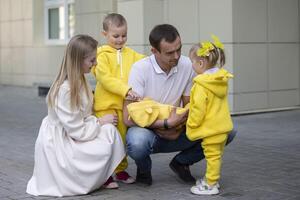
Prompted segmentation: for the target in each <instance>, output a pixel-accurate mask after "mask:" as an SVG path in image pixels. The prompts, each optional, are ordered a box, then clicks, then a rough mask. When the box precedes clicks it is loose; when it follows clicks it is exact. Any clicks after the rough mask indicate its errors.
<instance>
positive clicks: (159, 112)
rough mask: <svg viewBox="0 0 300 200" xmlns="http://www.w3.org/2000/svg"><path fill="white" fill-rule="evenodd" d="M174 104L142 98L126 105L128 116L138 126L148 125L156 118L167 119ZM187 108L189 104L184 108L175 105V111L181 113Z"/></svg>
mask: <svg viewBox="0 0 300 200" xmlns="http://www.w3.org/2000/svg"><path fill="white" fill-rule="evenodd" d="M172 108H174V106H171V105H167V104H161V103H158V102H156V101H154V100H151V99H144V100H142V101H139V102H134V103H131V104H129V105H127V109H128V114H129V118H131V119H132V120H133V121H134V122H135V123H136V124H137V125H138V126H140V127H147V126H150V125H151V124H152V123H153V122H154V121H155V120H157V119H167V118H169V115H170V113H171V111H172ZM188 109H189V104H187V105H186V106H185V107H184V108H181V107H176V113H177V114H182V113H184V112H185V111H186V110H188Z"/></svg>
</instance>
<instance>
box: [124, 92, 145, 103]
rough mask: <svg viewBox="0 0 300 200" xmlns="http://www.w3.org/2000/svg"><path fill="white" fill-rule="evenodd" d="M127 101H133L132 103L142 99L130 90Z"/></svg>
mask: <svg viewBox="0 0 300 200" xmlns="http://www.w3.org/2000/svg"><path fill="white" fill-rule="evenodd" d="M125 99H127V100H132V101H140V100H141V99H142V98H141V97H140V96H139V95H138V94H137V93H136V92H134V91H132V89H130V90H129V91H128V93H127V95H126V97H125Z"/></svg>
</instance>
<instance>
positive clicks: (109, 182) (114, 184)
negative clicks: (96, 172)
mask: <svg viewBox="0 0 300 200" xmlns="http://www.w3.org/2000/svg"><path fill="white" fill-rule="evenodd" d="M102 187H103V188H106V189H117V188H119V185H118V183H117V182H115V181H114V179H113V178H112V177H111V176H110V177H109V178H108V179H107V181H106V182H105V183H104V184H103V185H102Z"/></svg>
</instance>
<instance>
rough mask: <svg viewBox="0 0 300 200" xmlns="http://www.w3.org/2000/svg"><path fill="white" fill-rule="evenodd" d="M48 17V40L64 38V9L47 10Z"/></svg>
mask: <svg viewBox="0 0 300 200" xmlns="http://www.w3.org/2000/svg"><path fill="white" fill-rule="evenodd" d="M48 17H49V22H48V23H49V39H64V38H65V20H64V18H65V15H64V7H63V6H61V7H59V8H50V9H49V10H48Z"/></svg>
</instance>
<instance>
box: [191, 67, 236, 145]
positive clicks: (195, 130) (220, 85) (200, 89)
mask: <svg viewBox="0 0 300 200" xmlns="http://www.w3.org/2000/svg"><path fill="white" fill-rule="evenodd" d="M232 77H233V75H232V74H230V73H229V72H228V71H226V70H225V69H223V68H221V69H220V70H218V71H217V72H216V73H213V74H200V75H198V76H196V77H195V78H194V80H193V87H192V89H191V96H190V111H189V116H188V120H187V124H186V125H187V129H186V134H187V137H188V138H189V139H190V140H192V141H194V140H198V139H202V138H206V137H210V136H215V135H218V134H224V133H229V132H230V131H231V130H232V128H233V125H232V120H231V116H230V111H229V105H228V100H227V90H228V79H229V78H232Z"/></svg>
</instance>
